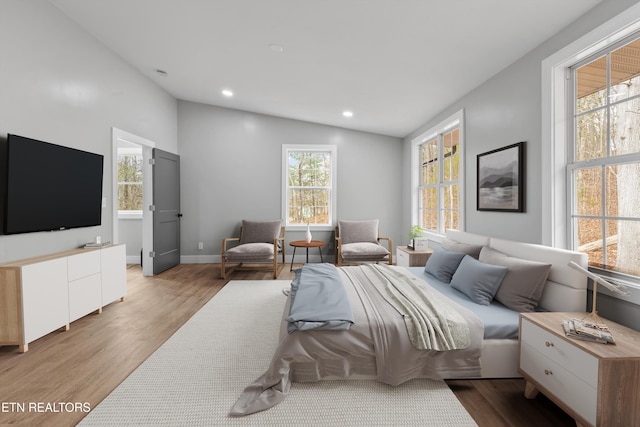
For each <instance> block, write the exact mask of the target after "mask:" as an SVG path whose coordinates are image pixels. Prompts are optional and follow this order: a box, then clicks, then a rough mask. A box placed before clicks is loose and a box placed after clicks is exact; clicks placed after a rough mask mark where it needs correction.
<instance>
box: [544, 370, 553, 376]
mask: <svg viewBox="0 0 640 427" xmlns="http://www.w3.org/2000/svg"><path fill="white" fill-rule="evenodd" d="M544 374H545V375H553V372H552V371H551V370H549V369H545V370H544Z"/></svg>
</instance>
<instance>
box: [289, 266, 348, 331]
mask: <svg viewBox="0 0 640 427" xmlns="http://www.w3.org/2000/svg"><path fill="white" fill-rule="evenodd" d="M285 320H286V321H287V322H288V325H287V330H288V332H290V333H291V332H293V331H296V330H300V331H307V330H312V329H322V330H346V329H349V328H350V327H351V325H352V324H353V312H352V311H351V304H350V303H349V299H348V298H347V294H346V292H345V290H344V285H343V284H342V279H341V278H340V275H339V274H338V270H337V269H336V267H335V266H334V265H333V264H305V265H304V266H302V268H301V269H299V270H296V272H295V278H294V279H293V281H292V282H291V308H290V310H289V316H288V317H287V318H286V319H285Z"/></svg>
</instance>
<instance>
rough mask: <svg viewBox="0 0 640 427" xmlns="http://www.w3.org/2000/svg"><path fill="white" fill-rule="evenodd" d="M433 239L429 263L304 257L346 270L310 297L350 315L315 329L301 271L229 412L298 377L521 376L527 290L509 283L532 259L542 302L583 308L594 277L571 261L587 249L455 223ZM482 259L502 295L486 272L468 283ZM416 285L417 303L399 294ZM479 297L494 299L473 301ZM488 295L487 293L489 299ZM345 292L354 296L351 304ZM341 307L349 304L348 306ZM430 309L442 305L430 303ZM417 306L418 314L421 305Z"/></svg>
mask: <svg viewBox="0 0 640 427" xmlns="http://www.w3.org/2000/svg"><path fill="white" fill-rule="evenodd" d="M435 245H436V246H438V249H437V251H436V253H434V255H432V257H431V258H430V262H429V263H427V269H426V270H429V271H425V268H421V267H420V268H419V267H413V268H403V267H393V266H383V265H380V266H378V265H367V266H349V267H340V268H336V269H335V270H336V273H333V270H331V271H329V270H325V269H321V266H318V267H311V266H310V267H309V270H308V272H306V271H307V270H304V267H303V270H304V271H305V272H304V273H301V274H303V275H304V274H306V276H303V277H307V278H309V277H310V278H311V279H310V280H312V281H320V280H322V281H323V283H325V278H324V276H326V275H334V274H335V275H337V276H338V277H339V281H340V282H342V283H343V284H344V286H339V287H338V288H332V287H330V286H333V285H327V287H328V288H327V291H326V292H327V293H326V294H325V296H319V295H311V296H310V297H309V296H307V298H309V299H310V301H312V302H313V305H319V306H320V305H321V304H320V303H319V301H324V300H326V305H325V307H326V311H327V312H331V311H337V312H335V313H331V314H329V313H326V315H327V316H329V317H327V318H333V317H335V318H336V319H344V320H340V321H336V322H335V323H329V322H325V325H326V326H324V327H323V328H324V329H323V328H320V329H316V326H315V325H314V322H308V323H305V322H299V321H296V319H294V318H293V317H295V316H294V315H293V313H294V308H295V307H292V299H293V300H294V301H295V302H294V306H296V307H297V305H298V304H299V301H300V300H302V299H303V297H302V296H301V295H302V293H301V291H299V290H298V289H303V287H302V286H301V287H300V288H298V285H297V280H298V276H296V280H294V282H292V287H291V294H292V295H290V296H289V298H288V299H287V303H286V305H285V309H284V313H283V323H282V328H281V331H280V343H279V345H278V349H277V350H276V353H275V354H274V357H273V359H272V362H271V365H270V367H269V369H268V370H267V372H265V374H264V375H262V376H260V377H259V378H258V379H256V380H255V381H254V382H253V383H252V384H250V385H249V386H247V387H246V388H245V390H244V392H243V393H242V395H241V396H240V397H239V399H238V401H237V402H236V404H235V405H234V406H233V407H232V409H231V411H230V415H233V416H243V415H248V414H251V413H254V412H258V411H261V410H265V409H268V408H270V407H272V406H274V405H276V404H278V403H279V402H280V401H282V400H283V399H284V398H285V396H286V394H287V392H288V390H289V387H290V385H291V382H293V381H319V380H324V379H337V378H340V379H377V380H378V381H381V382H384V383H387V384H391V385H397V384H401V383H402V382H405V381H407V380H409V379H412V378H424V377H428V378H441V379H454V378H510V377H519V374H518V372H517V365H518V362H517V361H518V340H517V328H518V317H519V311H518V310H522V311H524V309H522V307H523V300H522V299H520V300H518V299H514V296H513V295H512V294H510V293H509V289H510V288H509V287H507V286H504V285H505V283H507V282H509V283H512V282H513V281H514V280H522V279H523V277H524V276H523V275H522V274H525V275H527V274H529V273H528V272H529V270H527V268H529V267H530V264H531V265H533V266H534V267H536V268H537V269H538V270H539V271H543V270H544V272H545V273H544V274H543V275H542V276H541V278H540V279H539V280H541V282H540V284H539V285H538V289H539V293H538V294H537V295H535V298H534V299H535V305H537V307H535V309H537V310H544V311H585V309H586V299H587V298H586V293H587V281H586V279H585V278H584V276H582V275H581V274H580V273H578V272H577V271H575V270H574V269H572V268H570V267H569V266H568V263H569V262H570V261H573V262H576V263H577V264H579V265H582V266H586V264H587V257H586V255H585V254H583V253H579V252H573V251H568V250H563V249H555V248H550V247H546V246H541V245H535V244H528V243H521V242H515V241H509V240H503V239H496V238H492V237H488V236H482V235H478V234H472V233H466V232H460V231H453V230H450V231H448V232H447V234H446V237H445V238H444V239H441V240H440V241H439V242H435ZM436 254H437V255H436ZM456 254H457V255H456ZM459 254H462V256H461V257H460V256H459ZM453 255H456V256H458V257H459V258H460V260H459V261H458V264H456V267H455V268H454V269H453V271H451V272H450V273H451V275H449V276H447V275H446V274H445V278H444V279H443V276H442V275H441V274H440V272H441V270H434V269H436V268H439V269H441V268H442V267H443V266H446V262H440V263H439V262H437V260H436V259H440V260H442V259H447V257H451V256H453ZM472 258H473V259H472ZM432 259H433V260H432ZM491 263H493V264H491ZM514 263H515V264H514ZM523 264H524V265H525V267H526V268H525V269H524V270H522V269H521V266H522V265H523ZM543 266H546V267H544V268H543ZM477 268H481V269H483V270H482V271H483V276H484V271H485V270H484V269H488V270H486V271H488V273H487V275H488V276H491V275H495V276H496V277H495V280H493V279H492V280H493V281H494V282H495V281H498V282H501V283H502V285H500V286H501V288H500V289H498V292H500V290H503V292H502V293H503V295H501V299H500V301H498V300H497V298H498V294H497V293H495V290H489V293H490V294H491V293H492V292H493V294H491V295H490V296H488V297H487V296H486V295H485V293H486V292H485V291H486V290H485V289H484V288H483V286H484V285H483V283H484V280H480V281H479V282H480V283H481V285H482V286H479V287H478V286H476V287H475V288H473V289H471V288H469V287H467V286H466V283H467V282H472V281H474V279H473V277H475V276H477V275H478V273H477V271H478V270H477ZM312 269H313V274H314V276H311V271H312ZM540 269H542V270H540ZM463 270H464V271H463ZM325 272H326V273H325ZM447 273H449V272H447ZM516 273H517V274H519V276H516ZM497 276H501V277H497ZM529 276H530V274H529ZM470 277H471V278H470ZM333 279H335V277H334V278H333ZM447 279H448V280H450V282H448V281H447ZM306 280H309V279H306ZM492 280H487V283H489V282H491V281H492ZM536 280H538V279H536ZM334 282H335V280H334ZM334 282H331V283H334ZM294 283H296V285H295V286H294ZM326 283H329V281H328V279H327V281H326ZM391 283H393V285H392V286H391V285H390V284H391ZM305 289H306V287H305ZM389 289H392V290H389ZM342 293H344V295H343V294H342ZM412 293H413V294H416V295H417V297H412V302H411V303H410V305H406V304H409V303H406V302H405V300H402V301H400V298H401V297H397V298H396V296H398V295H405V294H412ZM385 294H387V295H385ZM494 295H495V298H496V299H493V298H494ZM521 296H522V295H519V297H521ZM529 296H530V295H528V294H527V298H528V297H529ZM293 297H295V299H294V298H293ZM402 298H404V297H402ZM477 298H480V299H481V300H480V302H481V303H482V304H485V303H487V304H488V305H482V304H476V303H475V302H473V301H472V300H474V299H477ZM482 298H485V299H486V298H488V300H487V301H486V302H483V301H482ZM344 301H348V304H347V305H348V308H346V307H345V306H344V305H343V302H344ZM414 304H416V305H418V306H420V310H418V309H416V308H415V307H414ZM524 304H525V305H526V304H529V300H528V299H525V300H524ZM530 308H531V307H530V306H527V309H530ZM343 309H346V310H349V309H351V310H352V311H351V312H348V313H345V312H344V311H343ZM432 309H433V310H436V311H434V312H429V310H432ZM422 310H425V311H426V312H428V313H427V314H424V313H423V311H422ZM338 311H339V312H338ZM418 311H420V313H421V314H419V315H418V314H415V313H417V312H418ZM439 311H443V312H444V314H443V313H441V312H439ZM487 313H488V314H487ZM414 314H415V315H414ZM349 315H350V316H351V317H349ZM330 316H333V317H330ZM487 316H488V317H487ZM302 317H304V316H302ZM323 318H324V317H323ZM443 319H444V320H443ZM438 322H440V323H438ZM322 323H323V322H319V324H322ZM434 325H435V326H434ZM326 329H329V330H326ZM408 331H409V333H408Z"/></svg>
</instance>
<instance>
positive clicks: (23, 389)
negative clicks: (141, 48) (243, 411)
mask: <svg viewBox="0 0 640 427" xmlns="http://www.w3.org/2000/svg"><path fill="white" fill-rule="evenodd" d="M127 271H128V291H127V297H126V299H125V301H124V302H115V303H113V304H110V305H109V306H107V307H105V309H104V310H103V312H102V314H92V315H89V316H86V317H84V318H82V319H79V320H77V321H76V322H74V323H72V324H71V329H70V330H69V331H67V332H53V333H51V334H49V335H47V336H45V337H43V338H41V339H39V340H37V341H35V342H33V343H31V344H30V345H29V351H28V352H26V353H23V354H20V353H18V351H17V347H16V346H4V347H0V425H5V424H17V425H29V426H39V425H42V426H73V425H75V424H76V423H78V422H79V421H80V420H81V419H82V418H83V417H84V416H85V415H86V413H84V412H82V411H81V410H80V411H71V412H67V410H69V409H71V408H72V406H70V405H63V404H64V403H71V404H76V403H77V404H84V406H80V409H82V408H84V409H90V408H95V407H96V405H97V404H98V403H100V401H101V400H102V399H104V398H105V397H106V396H107V395H108V394H109V393H110V392H111V391H112V390H113V389H114V388H115V387H116V386H118V384H120V382H122V381H123V380H124V379H125V378H126V377H127V376H128V375H129V374H130V373H131V372H132V371H133V370H134V369H135V368H136V367H138V366H139V365H140V364H141V363H142V362H143V361H144V360H145V359H146V358H147V357H149V355H150V354H151V353H153V351H155V350H156V349H157V348H158V347H159V346H160V345H162V343H164V342H165V341H166V340H167V339H168V338H169V337H170V336H171V335H172V334H173V333H174V332H175V331H176V330H177V329H178V328H180V326H182V325H183V324H184V323H185V322H186V321H187V320H188V319H189V318H190V317H191V316H192V315H193V314H194V313H195V312H197V311H198V310H199V309H200V308H201V307H202V306H203V305H204V304H205V303H206V302H207V301H209V299H211V298H212V297H213V296H214V295H215V294H216V293H217V292H218V291H219V290H220V289H221V288H222V287H223V286H224V285H225V283H227V282H228V281H229V280H234V279H235V280H243V279H244V280H247V279H251V280H257V279H270V278H271V277H272V276H271V273H269V272H265V271H236V272H234V273H233V274H231V275H230V276H229V277H228V278H227V279H226V280H220V279H218V277H219V271H220V267H219V265H213V264H183V265H180V266H178V267H175V268H173V269H171V270H168V271H166V272H164V273H161V274H159V275H157V276H154V277H143V276H142V274H141V270H140V266H129V267H128V270H127ZM292 277H293V273H290V272H289V266H288V265H287V266H285V267H284V268H283V269H282V270H281V272H280V274H279V278H280V279H289V278H292ZM447 383H448V384H449V386H450V387H451V389H452V390H453V391H454V393H455V394H456V396H457V397H458V399H459V400H460V401H461V402H462V404H463V405H464V406H465V408H466V409H467V410H468V411H469V413H470V414H471V415H472V416H473V418H474V419H475V420H476V422H477V423H478V425H480V426H481V427H484V426H488V427H489V426H490V427H496V426H514V427H515V426H518V427H523V426H541V425H544V426H575V423H574V422H573V420H572V419H571V418H570V417H568V416H567V415H566V414H565V413H564V412H562V411H561V410H560V409H559V408H558V407H556V406H555V405H554V404H553V403H552V402H550V401H549V400H547V399H546V398H545V397H544V396H542V395H538V397H537V398H536V399H534V400H527V399H525V398H524V397H523V393H524V381H523V380H521V379H507V380H469V381H460V380H457V381H447ZM61 404H62V405H61ZM400 424H401V422H400Z"/></svg>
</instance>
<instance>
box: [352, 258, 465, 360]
mask: <svg viewBox="0 0 640 427" xmlns="http://www.w3.org/2000/svg"><path fill="white" fill-rule="evenodd" d="M361 268H362V270H363V271H364V273H365V275H366V276H367V277H368V278H369V280H371V283H372V284H373V285H374V286H375V287H376V289H377V290H378V292H380V294H381V295H382V297H383V298H384V299H385V300H386V301H387V302H388V303H389V304H391V305H392V306H393V307H394V308H395V309H396V310H398V312H399V313H400V314H401V315H402V316H403V317H404V322H405V324H406V326H407V332H408V333H409V338H410V339H411V343H412V344H413V346H414V347H415V348H417V349H419V350H437V351H444V350H458V349H464V348H467V347H469V345H470V344H471V338H470V331H469V327H468V326H467V322H466V321H465V319H464V317H462V315H461V314H460V313H459V312H458V310H457V309H456V308H455V306H454V305H453V304H452V303H451V301H450V300H449V299H448V298H447V297H445V296H443V295H442V294H440V293H439V292H438V291H436V290H434V289H432V288H431V287H430V286H426V285H424V284H422V283H420V281H418V280H416V277H415V276H414V275H412V274H411V273H408V272H407V271H406V270H404V269H401V268H397V267H391V266H388V265H384V264H381V265H378V264H371V265H363V266H362V267H361ZM346 273H347V275H349V270H347V271H346Z"/></svg>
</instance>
